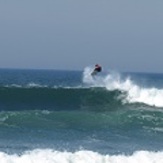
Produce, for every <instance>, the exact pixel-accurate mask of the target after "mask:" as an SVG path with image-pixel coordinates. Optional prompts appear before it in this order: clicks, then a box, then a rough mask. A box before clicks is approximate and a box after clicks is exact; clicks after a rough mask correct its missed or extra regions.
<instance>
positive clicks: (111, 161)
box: [0, 149, 163, 163]
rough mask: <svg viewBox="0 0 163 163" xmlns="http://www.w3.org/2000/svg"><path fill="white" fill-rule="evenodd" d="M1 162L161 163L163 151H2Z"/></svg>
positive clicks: (0, 153) (0, 154)
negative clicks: (128, 154)
mask: <svg viewBox="0 0 163 163" xmlns="http://www.w3.org/2000/svg"><path fill="white" fill-rule="evenodd" d="M0 160H1V163H11V162H12V163H20V162H24V163H25V162H28V163H37V162H39V163H52V162H55V163H70V162H71V163H96V162H98V163H129V162H134V163H140V162H145V163H159V162H161V160H163V152H148V151H138V152H135V153H133V155H130V156H127V155H101V154H99V153H96V152H92V151H77V152H75V153H71V152H66V151H65V152H59V151H53V150H50V149H45V150H33V151H29V152H26V153H24V154H22V155H16V154H14V155H9V154H6V153H3V152H0Z"/></svg>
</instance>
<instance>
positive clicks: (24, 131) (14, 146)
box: [0, 68, 163, 162]
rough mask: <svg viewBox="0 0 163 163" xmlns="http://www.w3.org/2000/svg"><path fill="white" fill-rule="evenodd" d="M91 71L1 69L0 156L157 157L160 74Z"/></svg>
mask: <svg viewBox="0 0 163 163" xmlns="http://www.w3.org/2000/svg"><path fill="white" fill-rule="evenodd" d="M90 70H91V68H86V69H85V70H83V71H58V70H11V69H1V70H0V152H2V153H5V154H8V155H9V156H12V154H18V155H23V154H24V152H26V151H30V152H32V151H35V150H36V149H37V150H41V152H45V151H46V150H52V151H58V152H60V153H61V154H63V151H67V152H71V153H74V152H77V151H79V152H80V151H91V152H97V153H98V154H100V155H115V156H118V155H121V154H126V155H132V154H133V153H134V152H136V151H147V152H161V151H162V150H163V146H162V142H163V74H150V73H148V74H147V73H144V74H143V73H117V72H116V73H115V72H114V73H113V72H105V73H101V74H98V75H97V76H95V77H92V76H90V73H89V71H90ZM46 152H47V151H46ZM84 154H86V153H84ZM51 155H55V154H54V153H52V154H51ZM51 155H50V156H51ZM160 155H161V156H162V153H161V154H160ZM29 157H31V155H30V154H29ZM83 157H84V156H83ZM0 159H1V156H0ZM12 159H13V158H12ZM40 159H41V158H40ZM6 162H7V161H6ZM72 162H73V161H72Z"/></svg>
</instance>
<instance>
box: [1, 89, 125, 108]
mask: <svg viewBox="0 0 163 163" xmlns="http://www.w3.org/2000/svg"><path fill="white" fill-rule="evenodd" d="M121 95H123V93H121V92H120V91H117V90H115V91H106V90H105V89H103V88H17V87H14V88H4V87H3V88H0V109H1V110H34V109H36V110H37V109H38V110H44V109H45V110H60V111H61V110H81V109H88V110H99V111H104V110H110V109H116V108H118V107H120V106H121V100H120V99H119V96H121Z"/></svg>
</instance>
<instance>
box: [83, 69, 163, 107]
mask: <svg viewBox="0 0 163 163" xmlns="http://www.w3.org/2000/svg"><path fill="white" fill-rule="evenodd" d="M91 71H92V68H90V67H87V68H85V70H84V73H83V82H84V83H85V84H87V85H89V86H92V87H105V88H106V89H107V90H109V91H110V90H111V91H113V90H120V91H122V92H126V95H127V96H126V98H125V99H124V100H123V102H124V103H145V104H147V105H150V106H156V107H163V100H162V97H163V89H158V88H155V87H153V88H147V87H141V86H139V85H138V84H136V83H134V81H132V80H131V79H130V77H126V78H124V79H122V77H121V75H120V74H119V73H116V72H110V73H109V74H107V75H104V76H95V77H92V76H91V75H90V74H91Z"/></svg>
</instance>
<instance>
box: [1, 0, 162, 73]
mask: <svg viewBox="0 0 163 163" xmlns="http://www.w3.org/2000/svg"><path fill="white" fill-rule="evenodd" d="M96 63H99V64H101V65H102V66H103V67H104V69H106V70H117V71H130V72H131V71H132V72H158V73H160V72H161V73H163V1H162V0H156V1H153V0H46V1H45V0H28V1H26V0H15V1H13V0H0V68H27V69H61V70H62V69H64V70H65V69H67V70H82V69H84V68H85V67H87V66H92V65H94V64H96Z"/></svg>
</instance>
